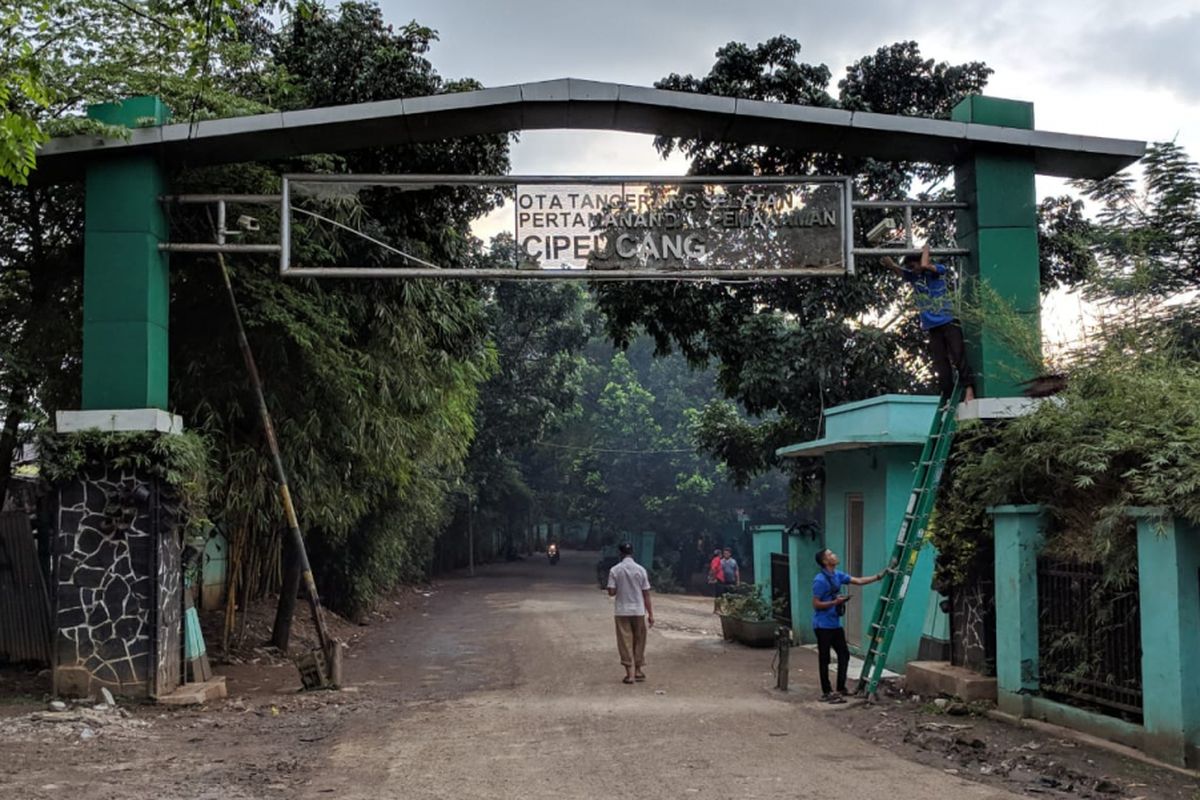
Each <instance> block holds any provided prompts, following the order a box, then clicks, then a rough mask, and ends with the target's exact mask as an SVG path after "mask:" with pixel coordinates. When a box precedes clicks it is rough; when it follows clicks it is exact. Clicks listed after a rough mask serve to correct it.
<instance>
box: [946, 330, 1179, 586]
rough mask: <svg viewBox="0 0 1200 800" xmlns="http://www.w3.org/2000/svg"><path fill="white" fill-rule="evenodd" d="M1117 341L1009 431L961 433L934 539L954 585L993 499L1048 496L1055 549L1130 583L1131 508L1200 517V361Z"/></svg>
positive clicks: (1050, 546) (1050, 544) (1050, 547)
mask: <svg viewBox="0 0 1200 800" xmlns="http://www.w3.org/2000/svg"><path fill="white" fill-rule="evenodd" d="M1124 344H1125V345H1126V346H1122V344H1121V343H1119V342H1114V343H1113V344H1112V345H1111V346H1110V348H1109V349H1108V350H1107V351H1106V352H1104V353H1103V354H1102V355H1101V356H1099V357H1098V358H1096V359H1095V360H1094V361H1092V362H1090V363H1088V364H1086V365H1083V366H1081V367H1079V368H1078V369H1076V370H1075V371H1073V372H1072V374H1071V381H1070V384H1069V386H1068V388H1067V390H1066V391H1065V392H1063V393H1062V394H1060V395H1057V396H1056V397H1055V398H1054V399H1053V400H1052V401H1049V402H1046V403H1043V404H1042V405H1041V406H1039V407H1038V409H1037V410H1036V411H1035V412H1034V413H1032V414H1029V415H1027V416H1025V417H1021V418H1019V419H1016V420H1012V421H1010V422H1008V423H1007V424H1005V425H1004V426H1003V427H991V428H989V427H983V426H978V427H973V428H967V429H964V430H963V431H962V432H961V433H960V434H959V436H958V449H959V453H958V455H956V462H955V463H954V464H953V467H952V476H953V477H952V483H951V484H950V485H949V486H948V487H947V488H948V491H947V492H945V493H944V497H943V499H942V501H941V504H940V506H939V513H938V517H937V520H936V522H935V525H934V529H933V541H934V544H936V545H937V547H938V549H939V552H940V553H941V558H940V559H939V562H940V569H941V570H942V577H943V578H944V579H945V581H946V582H947V583H948V584H953V583H955V582H957V581H958V580H959V579H961V577H962V575H963V574H964V573H966V572H968V571H969V562H970V559H971V557H972V555H973V552H974V550H975V548H974V547H973V546H971V545H969V544H964V542H963V541H962V540H963V539H970V538H972V537H976V536H978V535H979V534H980V533H981V532H982V531H986V529H987V527H988V526H987V525H986V524H985V525H980V524H979V519H978V516H977V515H978V514H979V513H980V511H981V510H982V508H983V507H985V506H988V505H999V504H1005V503H1016V504H1024V503H1036V504H1040V505H1042V506H1044V507H1045V508H1046V509H1047V511H1048V513H1049V515H1050V518H1051V520H1052V526H1051V529H1050V533H1049V535H1048V538H1047V552H1049V553H1050V554H1053V555H1058V556H1061V557H1063V558H1067V559H1071V560H1075V561H1082V562H1099V563H1102V564H1104V566H1105V568H1106V578H1107V579H1108V580H1109V581H1110V582H1112V583H1116V584H1118V585H1119V584H1122V583H1124V582H1125V581H1126V580H1128V579H1130V578H1132V577H1133V575H1134V574H1135V570H1136V546H1135V539H1134V538H1133V537H1134V527H1133V524H1132V521H1131V520H1130V519H1129V517H1128V516H1127V515H1126V509H1128V508H1129V507H1131V506H1152V507H1161V508H1163V509H1166V511H1167V512H1168V513H1171V514H1174V515H1176V516H1179V517H1181V518H1183V519H1186V520H1190V521H1193V522H1197V521H1200V409H1197V407H1196V404H1195V402H1194V398H1195V396H1196V392H1200V365H1197V364H1196V363H1195V362H1188V361H1184V360H1181V359H1179V358H1177V357H1175V356H1174V355H1173V354H1172V353H1171V352H1170V350H1169V349H1164V350H1161V351H1157V350H1149V351H1147V350H1144V349H1141V345H1142V343H1141V342H1140V341H1138V340H1136V339H1134V340H1132V341H1130V342H1127V343H1124Z"/></svg>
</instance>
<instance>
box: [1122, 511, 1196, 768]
mask: <svg viewBox="0 0 1200 800" xmlns="http://www.w3.org/2000/svg"><path fill="white" fill-rule="evenodd" d="M1131 513H1132V514H1133V515H1134V516H1136V517H1137V541H1138V577H1139V580H1138V596H1139V597H1138V599H1139V601H1140V605H1141V624H1142V685H1143V686H1144V687H1145V692H1144V694H1143V695H1142V726H1143V727H1144V728H1145V736H1144V747H1143V749H1145V750H1146V752H1148V753H1150V754H1151V755H1153V756H1155V757H1157V758H1161V759H1163V760H1164V761H1169V762H1170V763H1172V764H1177V765H1179V766H1188V767H1192V768H1196V767H1200V691H1197V686H1198V685H1200V683H1198V681H1200V677H1198V676H1200V529H1197V528H1196V527H1195V526H1193V525H1189V524H1187V523H1185V522H1184V521H1183V520H1179V519H1175V518H1173V517H1171V516H1167V515H1164V513H1163V511H1162V509H1152V508H1138V509H1132V510H1131Z"/></svg>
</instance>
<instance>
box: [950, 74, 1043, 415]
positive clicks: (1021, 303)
mask: <svg viewBox="0 0 1200 800" xmlns="http://www.w3.org/2000/svg"><path fill="white" fill-rule="evenodd" d="M951 116H952V118H953V119H954V120H955V121H958V122H968V123H970V122H975V123H983V124H987V125H1004V126H1007V127H1011V128H1021V129H1026V130H1029V129H1032V128H1033V104H1032V103H1025V102H1020V101H1017V100H1003V99H1000V98H996V97H981V96H972V97H968V98H966V99H965V100H963V101H962V102H961V103H959V104H958V105H957V106H955V108H954V110H953V112H952V114H951ZM954 178H955V194H956V196H957V198H958V199H959V200H961V201H964V202H966V203H969V204H970V208H967V209H963V210H961V211H959V212H958V213H957V215H956V220H955V229H956V235H957V238H958V245H959V247H964V248H967V249H969V250H970V251H971V255H970V256H968V257H967V258H966V259H965V265H964V269H963V275H962V278H963V281H962V283H963V288H964V290H965V292H966V296H967V297H971V296H972V292H973V291H974V287H976V286H980V285H984V286H989V287H991V288H992V289H993V290H994V291H995V292H996V293H997V294H998V295H999V296H1000V297H1001V298H1003V299H1004V301H1005V302H1006V303H1007V304H1008V305H1009V306H1010V307H1011V308H1012V310H1014V311H1016V312H1017V313H1018V314H1019V317H1020V319H1022V320H1023V322H1024V324H1025V325H1026V326H1028V327H1029V328H1030V329H1031V330H1033V331H1037V330H1040V295H1039V287H1040V272H1039V268H1038V240H1037V194H1036V188H1035V185H1034V164H1033V159H1032V158H1031V157H1027V156H1014V155H1011V154H1006V153H987V152H976V153H974V154H972V155H970V156H968V157H967V158H965V159H964V160H963V161H960V162H959V163H958V164H956V165H955V169H954ZM964 327H965V333H966V337H967V348H968V357H969V358H970V360H971V365H972V367H973V368H974V369H975V373H976V390H977V393H978V394H979V395H980V396H989V397H1006V396H1016V395H1020V394H1021V387H1020V383H1021V381H1024V380H1028V379H1029V378H1032V377H1034V375H1035V374H1036V372H1037V369H1036V367H1035V366H1034V365H1033V364H1031V363H1030V362H1029V361H1028V356H1027V355H1022V354H1020V353H1019V352H1018V351H1019V349H1020V348H1014V346H1013V345H1012V339H1011V338H1006V337H1005V336H1003V335H1002V334H1001V333H1000V332H999V331H998V329H997V327H996V326H988V325H984V326H981V325H980V324H978V321H977V320H975V321H972V320H970V319H968V320H966V321H964ZM1029 347H1030V348H1032V349H1035V350H1040V340H1039V337H1037V336H1033V337H1031V339H1030V343H1029Z"/></svg>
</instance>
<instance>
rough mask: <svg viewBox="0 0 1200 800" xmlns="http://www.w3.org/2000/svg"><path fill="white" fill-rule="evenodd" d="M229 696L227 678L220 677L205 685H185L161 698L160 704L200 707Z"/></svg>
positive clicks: (208, 681) (205, 682) (204, 683)
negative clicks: (226, 685)
mask: <svg viewBox="0 0 1200 800" xmlns="http://www.w3.org/2000/svg"><path fill="white" fill-rule="evenodd" d="M227 694H228V692H227V691H226V689H225V676H224V675H218V676H217V677H215V678H212V679H211V680H207V681H204V682H203V683H185V684H184V685H183V686H180V687H179V688H178V689H176V690H175V691H173V692H171V693H170V694H165V695H162V696H161V697H159V698H158V703H159V705H164V706H198V705H203V704H204V703H211V702H212V701H213V700H220V699H222V698H223V697H225V696H227Z"/></svg>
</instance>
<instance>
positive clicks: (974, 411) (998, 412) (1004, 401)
mask: <svg viewBox="0 0 1200 800" xmlns="http://www.w3.org/2000/svg"><path fill="white" fill-rule="evenodd" d="M1046 399H1047V398H1044V397H980V398H977V399H975V400H967V401H966V402H964V403H959V404H958V413H957V418H958V421H959V422H963V421H965V420H969V419H1016V418H1017V417H1023V416H1025V415H1026V414H1029V413H1031V412H1032V411H1033V410H1034V409H1035V408H1037V407H1038V406H1039V405H1041V404H1042V403H1043V402H1045V400H1046Z"/></svg>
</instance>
